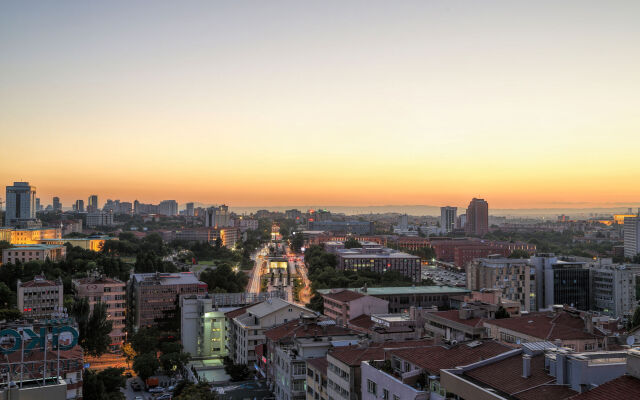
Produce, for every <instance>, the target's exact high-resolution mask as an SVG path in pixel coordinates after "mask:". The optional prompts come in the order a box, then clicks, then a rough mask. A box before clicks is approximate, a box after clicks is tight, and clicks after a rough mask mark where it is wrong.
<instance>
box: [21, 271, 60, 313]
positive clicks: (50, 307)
mask: <svg viewBox="0 0 640 400" xmlns="http://www.w3.org/2000/svg"><path fill="white" fill-rule="evenodd" d="M17 295H18V310H20V312H21V313H22V315H23V316H24V317H25V318H34V319H49V318H54V317H55V316H58V315H61V314H62V312H63V308H62V307H63V295H64V293H63V285H62V281H61V280H60V279H58V280H56V281H49V280H47V279H45V277H44V276H36V277H34V278H33V280H32V281H28V282H21V281H20V280H18V284H17Z"/></svg>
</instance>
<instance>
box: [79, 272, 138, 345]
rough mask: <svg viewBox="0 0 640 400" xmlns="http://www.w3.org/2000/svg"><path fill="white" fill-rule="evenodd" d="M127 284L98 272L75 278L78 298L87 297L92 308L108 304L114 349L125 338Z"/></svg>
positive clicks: (108, 318)
mask: <svg viewBox="0 0 640 400" xmlns="http://www.w3.org/2000/svg"><path fill="white" fill-rule="evenodd" d="M125 286H126V284H125V283H124V282H122V281H120V280H118V279H113V278H109V277H107V276H104V275H98V274H94V275H92V276H89V277H87V278H81V279H74V280H73V288H74V290H75V292H76V298H79V299H82V298H85V299H87V300H88V302H89V306H90V308H91V310H93V308H94V307H95V305H96V304H98V303H102V304H106V305H107V313H108V316H107V320H108V321H111V322H112V324H113V326H112V329H111V333H110V334H109V337H110V338H111V348H112V349H118V348H120V347H121V346H122V344H123V343H124V339H125V333H124V329H125V320H126V311H127V295H126V291H125Z"/></svg>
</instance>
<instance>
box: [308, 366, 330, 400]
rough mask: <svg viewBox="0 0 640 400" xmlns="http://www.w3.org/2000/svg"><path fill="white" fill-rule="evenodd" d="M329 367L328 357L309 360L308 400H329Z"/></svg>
mask: <svg viewBox="0 0 640 400" xmlns="http://www.w3.org/2000/svg"><path fill="white" fill-rule="evenodd" d="M328 365H329V364H328V362H327V357H326V356H324V357H319V358H312V359H310V360H307V397H306V399H307V400H329V394H328V392H327V367H328Z"/></svg>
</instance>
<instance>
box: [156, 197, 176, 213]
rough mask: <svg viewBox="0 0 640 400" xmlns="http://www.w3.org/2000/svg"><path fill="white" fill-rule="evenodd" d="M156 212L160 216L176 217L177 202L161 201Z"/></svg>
mask: <svg viewBox="0 0 640 400" xmlns="http://www.w3.org/2000/svg"><path fill="white" fill-rule="evenodd" d="M158 211H159V213H160V214H162V215H169V216H173V215H178V202H177V201H175V200H163V201H161V202H160V204H158Z"/></svg>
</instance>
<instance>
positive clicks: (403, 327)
mask: <svg viewBox="0 0 640 400" xmlns="http://www.w3.org/2000/svg"><path fill="white" fill-rule="evenodd" d="M347 327H349V328H351V329H353V330H354V331H357V332H361V333H364V334H366V335H367V337H368V338H370V339H371V341H373V342H386V341H405V340H412V339H419V338H421V337H422V335H423V332H424V329H423V328H422V327H421V326H420V324H419V323H418V322H417V321H416V319H415V318H414V317H412V315H411V314H410V313H401V314H373V315H366V314H362V315H361V316H359V317H356V318H354V319H352V320H351V321H349V323H348V324H347Z"/></svg>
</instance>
